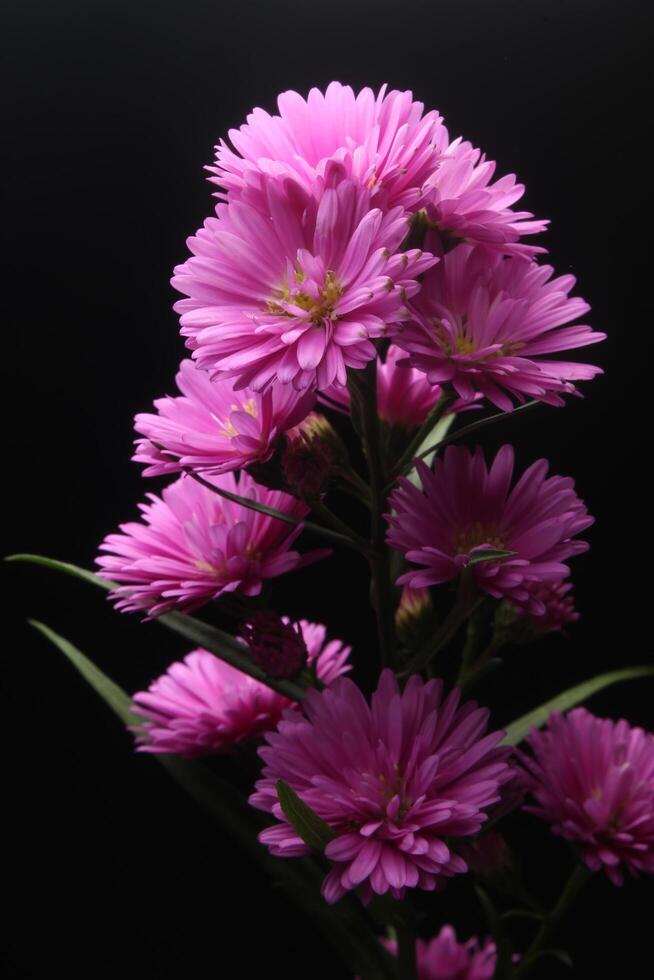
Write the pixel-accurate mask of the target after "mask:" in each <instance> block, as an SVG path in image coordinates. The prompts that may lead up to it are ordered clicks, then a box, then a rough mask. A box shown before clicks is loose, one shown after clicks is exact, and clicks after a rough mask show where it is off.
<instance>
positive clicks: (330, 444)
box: [282, 412, 347, 500]
mask: <svg viewBox="0 0 654 980" xmlns="http://www.w3.org/2000/svg"><path fill="white" fill-rule="evenodd" d="M285 441H286V446H285V449H284V452H283V455H282V473H283V475H284V480H285V482H286V485H287V487H288V489H289V490H290V491H291V493H293V494H295V496H297V497H300V499H302V500H315V499H316V498H317V497H319V496H320V494H321V493H322V492H323V491H324V490H325V489H326V487H327V485H328V483H329V481H330V480H331V479H332V478H333V477H334V475H335V473H336V470H337V469H338V468H339V466H340V465H342V464H343V463H345V462H346V459H347V453H346V450H345V447H344V445H343V443H342V441H341V438H340V436H339V435H338V433H337V432H336V430H335V429H334V428H333V426H332V425H331V423H330V422H329V420H328V419H326V418H325V416H324V415H320V414H318V412H310V413H309V415H307V417H306V418H305V419H303V421H302V422H300V424H299V425H296V426H294V427H293V428H292V429H289V430H288V431H287V432H286V433H285Z"/></svg>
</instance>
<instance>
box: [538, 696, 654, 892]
mask: <svg viewBox="0 0 654 980" xmlns="http://www.w3.org/2000/svg"><path fill="white" fill-rule="evenodd" d="M528 744H529V747H530V749H531V750H532V753H533V758H531V757H530V756H528V755H526V754H525V753H522V754H521V758H522V762H523V763H524V765H525V767H526V770H527V773H528V778H529V787H530V790H531V793H532V795H533V797H534V799H535V801H536V803H535V805H532V806H529V807H527V808H526V809H528V810H530V811H531V812H532V813H535V814H536V815H537V816H539V817H542V818H543V820H546V821H547V822H548V823H550V824H551V825H552V830H553V831H554V833H555V834H559V835H560V836H561V837H565V839H566V840H569V841H572V842H573V843H575V844H577V845H578V846H579V848H580V850H581V854H582V857H583V860H584V861H585V863H586V864H587V865H588V867H589V868H591V870H593V871H599V870H601V869H604V870H605V871H606V873H607V875H608V877H609V878H610V880H611V881H612V882H613V884H614V885H621V884H622V881H623V871H624V870H627V871H629V872H630V873H631V874H632V875H634V876H636V877H637V876H638V874H639V873H641V872H645V873H646V874H654V735H651V734H650V733H649V732H645V731H644V730H643V729H642V728H632V727H631V726H630V725H629V724H628V723H627V722H626V721H624V720H620V721H613V720H611V719H608V718H607V719H603V718H596V717H595V716H594V715H592V714H591V713H590V712H589V711H586V709H585V708H575V709H574V710H573V711H570V712H569V713H568V714H567V715H565V716H563V715H561V714H559V713H558V712H552V713H551V714H550V717H549V720H548V723H547V728H546V729H544V730H543V731H537V730H535V729H534V730H532V732H531V734H530V735H529V739H528Z"/></svg>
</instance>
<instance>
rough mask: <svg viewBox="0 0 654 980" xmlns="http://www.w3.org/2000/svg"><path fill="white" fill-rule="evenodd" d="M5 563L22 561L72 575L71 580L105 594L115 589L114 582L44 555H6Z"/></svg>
mask: <svg viewBox="0 0 654 980" xmlns="http://www.w3.org/2000/svg"><path fill="white" fill-rule="evenodd" d="M5 561H24V562H29V563H30V564H32V565H43V566H45V568H52V569H54V571H56V572H65V573H66V575H72V576H73V578H81V579H83V580H84V581H85V582H90V583H91V584H92V585H97V586H99V587H100V588H101V589H106V591H107V592H110V591H111V589H115V588H116V587H117V586H116V583H115V582H109V581H108V579H106V578H100V576H99V575H94V574H93V572H89V571H88V570H87V569H86V568H79V567H78V566H77V565H70V564H69V563H68V562H67V561H57V559H56V558H46V557H45V556H44V555H8V556H7V557H6V558H5Z"/></svg>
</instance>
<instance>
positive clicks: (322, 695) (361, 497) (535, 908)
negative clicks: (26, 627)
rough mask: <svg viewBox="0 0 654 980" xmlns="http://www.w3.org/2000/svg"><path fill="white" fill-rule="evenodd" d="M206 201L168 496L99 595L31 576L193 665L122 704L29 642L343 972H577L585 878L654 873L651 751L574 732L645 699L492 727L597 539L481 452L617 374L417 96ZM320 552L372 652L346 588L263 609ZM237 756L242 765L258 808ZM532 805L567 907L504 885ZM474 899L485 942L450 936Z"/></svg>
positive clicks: (383, 102)
mask: <svg viewBox="0 0 654 980" xmlns="http://www.w3.org/2000/svg"><path fill="white" fill-rule="evenodd" d="M208 170H209V173H210V180H211V182H212V183H213V184H214V185H215V186H216V188H217V191H216V197H217V204H216V206H215V211H214V213H213V214H212V216H211V217H209V218H207V220H206V221H205V223H204V225H203V227H202V228H201V229H200V230H199V231H198V232H197V233H196V234H195V235H194V236H193V237H191V238H190V239H189V241H188V246H189V250H190V252H191V255H190V257H189V258H188V259H187V261H186V262H184V263H183V264H182V265H180V266H178V267H177V268H176V269H175V272H174V277H173V280H172V282H173V285H174V287H175V288H176V289H177V290H178V291H179V293H180V294H181V295H182V297H183V298H182V299H180V300H179V301H178V302H177V303H176V306H175V309H176V310H177V312H178V313H179V315H180V323H181V333H182V336H183V337H184V338H185V339H186V346H187V348H188V349H189V351H190V354H191V356H190V357H188V358H187V359H185V360H183V361H182V363H181V365H180V369H179V374H178V375H177V378H176V383H177V388H178V393H177V394H175V395H169V396H167V397H164V398H161V399H159V400H157V401H156V402H155V404H154V409H153V411H152V412H149V413H141V414H139V415H137V416H136V420H135V429H136V432H137V440H136V451H135V455H134V459H135V460H136V462H137V463H139V464H142V465H143V466H144V470H143V475H144V477H146V478H148V479H150V478H154V479H158V478H163V481H164V485H163V489H161V490H160V491H159V492H150V493H148V494H147V501H146V502H145V503H143V504H141V508H140V509H141V515H140V518H139V519H138V520H133V521H131V522H129V523H126V524H123V525H121V527H120V529H119V531H117V532H116V533H112V534H109V535H108V536H107V537H106V538H105V540H104V541H103V543H102V544H101V546H100V557H99V558H98V559H97V564H98V574H94V573H92V572H90V571H86V570H84V569H80V568H76V567H74V566H72V565H69V564H66V563H65V562H61V561H55V560H53V559H48V558H42V557H38V556H33V555H17V556H13V557H14V558H15V559H20V560H30V561H34V562H38V563H41V564H44V565H47V566H50V567H51V568H53V569H56V570H59V571H63V572H67V573H70V574H73V575H77V576H81V577H82V578H84V579H86V580H88V581H89V582H91V583H93V584H95V585H96V586H99V587H100V588H103V589H106V590H107V591H108V592H109V598H110V599H111V600H113V601H114V602H115V606H116V609H118V610H121V611H122V612H126V613H129V614H131V615H133V616H135V617H137V618H141V619H147V620H155V621H156V622H157V623H159V624H161V625H162V626H164V627H166V628H168V629H171V630H173V631H174V632H176V633H177V634H179V635H180V636H181V637H183V638H184V641H185V643H186V649H187V652H186V655H185V656H184V657H183V659H181V660H180V661H178V662H175V663H172V664H171V665H170V666H168V668H167V670H166V671H165V673H163V674H162V676H160V677H159V678H157V679H154V680H153V681H152V683H151V684H150V686H149V688H148V690H145V691H139V692H136V693H134V694H133V695H131V696H130V695H128V694H126V693H125V692H123V691H122V690H121V689H120V688H119V687H118V686H117V685H116V684H115V683H114V682H113V681H112V680H111V679H110V678H109V677H107V676H106V675H105V674H103V673H102V672H101V671H100V670H99V669H98V668H97V667H96V666H95V665H94V664H93V662H92V661H91V660H89V659H88V658H87V657H86V656H85V655H84V654H82V653H81V652H80V651H79V650H77V649H76V648H75V647H74V646H73V645H72V644H71V643H69V642H68V641H67V640H65V639H63V638H62V637H60V636H58V635H57V634H56V633H54V632H53V631H52V630H51V629H50V628H49V627H46V626H44V625H43V624H35V625H36V626H37V628H38V629H40V630H41V632H43V633H44V634H45V635H46V636H47V637H49V638H50V639H51V640H52V641H53V642H54V643H55V644H56V645H57V646H58V647H59V648H60V649H61V650H62V651H63V653H64V654H65V655H66V656H67V657H68V658H69V659H70V660H71V661H72V662H73V663H74V664H75V666H76V667H77V668H78V669H79V670H80V671H81V672H82V674H83V675H84V676H85V677H86V679H87V680H88V681H89V682H90V683H91V684H92V685H93V686H94V687H95V689H96V690H97V692H98V693H99V694H100V696H101V697H102V698H104V700H105V701H106V702H107V703H108V704H109V705H110V706H111V707H112V708H113V709H114V711H115V712H116V713H117V715H118V716H119V718H120V719H121V721H122V722H123V723H124V724H125V725H126V726H127V727H128V728H129V730H130V732H131V733H132V735H133V738H134V741H135V746H136V748H137V750H138V751H139V752H144V753H150V754H151V755H152V756H153V758H154V759H156V760H157V761H158V762H159V763H160V764H162V765H163V766H164V767H165V768H166V770H167V771H168V773H169V774H170V776H171V777H172V778H173V779H174V780H175V781H176V782H177V783H178V784H179V785H180V786H182V787H183V788H184V789H185V790H186V791H187V792H188V793H189V794H190V795H191V796H192V797H193V798H194V799H196V800H197V801H198V803H199V804H201V805H202V806H203V807H205V808H207V809H208V810H209V811H210V813H211V814H212V815H213V816H214V817H215V819H216V820H217V821H219V823H220V824H221V826H222V827H223V828H224V830H225V831H226V832H227V833H229V834H232V835H233V836H234V838H235V839H236V840H237V841H238V843H239V844H240V845H241V846H242V847H243V848H245V849H246V850H247V851H248V852H249V853H250V854H251V855H253V856H254V857H255V858H256V860H257V861H259V862H261V863H262V864H263V866H264V867H265V869H266V870H267V871H268V872H269V874H270V876H271V878H272V879H274V880H275V881H276V882H279V883H280V884H281V886H282V887H283V888H284V889H285V891H286V892H287V894H288V895H289V897H290V898H291V900H292V901H294V902H296V903H297V906H298V909H299V910H300V911H301V912H303V913H305V914H307V915H309V916H310V917H311V918H312V919H313V920H314V922H315V923H316V924H317V925H318V926H319V928H320V929H321V931H322V933H323V934H324V936H325V940H326V941H330V942H333V943H334V944H335V945H336V947H337V949H338V952H339V955H340V956H341V957H342V960H343V964H344V970H345V971H347V972H349V975H351V976H355V975H357V976H360V977H362V978H364V980H390V978H401V980H462V978H468V980H483V978H490V977H495V978H499V980H502V978H524V977H527V976H529V975H530V974H531V972H532V970H533V968H534V967H535V966H536V965H537V964H539V963H540V962H541V961H542V960H543V959H545V958H547V957H553V956H556V957H559V958H560V959H563V960H564V961H565V960H566V959H567V954H566V953H565V952H564V951H563V950H561V949H558V948H557V947H556V945H553V942H554V941H555V933H556V929H557V927H558V925H559V923H560V921H561V919H562V917H563V916H564V914H565V912H566V911H567V909H568V907H569V906H570V905H571V903H572V902H573V900H574V899H575V898H576V896H577V894H578V892H579V890H580V889H581V888H582V886H583V885H584V883H585V881H586V879H588V878H590V877H591V876H592V875H593V874H594V873H601V872H603V873H605V874H606V875H608V877H609V879H610V881H611V882H613V883H614V884H616V885H620V884H621V883H622V881H623V877H624V875H625V873H627V874H630V875H638V874H640V873H643V872H644V873H650V874H651V873H653V872H654V737H653V736H652V735H650V734H647V733H645V732H644V731H643V730H641V729H639V728H633V727H630V725H629V724H628V723H627V722H626V721H624V720H620V721H612V720H602V719H599V718H596V717H594V716H593V715H592V714H590V713H589V712H588V711H587V710H586V709H585V708H584V707H578V706H577V705H580V703H581V702H583V701H585V700H586V699H587V698H588V697H590V696H591V695H592V694H593V693H595V692H596V691H599V690H600V689H602V688H604V687H607V686H608V685H610V684H613V683H615V682H618V681H621V680H627V679H629V678H635V677H644V676H646V675H650V676H651V675H653V674H654V670H653V669H652V668H648V667H643V666H638V665H636V666H633V667H626V668H624V667H623V668H620V669H617V670H615V671H612V672H610V673H608V674H603V675H600V676H597V677H594V678H592V679H590V680H588V681H586V682H585V683H582V684H580V685H578V686H577V687H575V688H572V689H570V690H566V691H564V692H562V693H561V694H560V695H559V696H558V697H556V698H554V699H553V700H551V701H549V702H547V703H545V704H541V705H540V706H535V707H534V710H533V711H531V712H530V713H529V714H527V715H526V716H523V717H520V718H517V719H515V720H514V721H512V722H511V723H510V724H508V725H506V726H505V728H504V730H502V731H499V730H496V728H495V727H494V726H493V725H492V724H490V720H489V719H490V716H489V710H488V708H487V707H485V706H480V705H479V704H478V703H477V702H476V700H473V699H472V698H473V696H474V697H475V698H476V697H479V698H480V700H481V702H482V703H484V701H485V698H484V691H485V684H486V680H487V678H488V676H489V675H490V674H492V673H493V672H499V671H500V670H501V669H502V656H503V655H504V652H505V650H507V649H508V650H510V649H511V648H512V647H514V646H516V645H520V644H527V643H529V642H531V641H532V640H534V639H535V638H537V637H542V636H544V635H545V634H547V633H550V632H554V631H561V630H565V629H566V628H567V627H568V626H570V625H571V624H573V623H574V621H575V620H576V619H577V618H578V614H577V612H576V611H575V606H574V601H573V598H572V594H571V593H572V584H571V580H570V566H569V561H570V560H571V559H573V558H574V556H575V555H577V554H579V553H581V552H583V551H585V550H586V549H587V548H588V544H587V541H586V540H585V537H584V534H585V532H586V531H587V529H588V528H589V527H590V525H591V524H592V522H593V518H592V517H591V516H590V515H589V514H588V511H587V509H586V507H585V505H584V503H583V501H582V500H581V499H580V498H579V496H578V495H577V493H576V491H575V487H574V483H573V480H572V479H571V478H570V477H567V476H558V475H550V474H549V471H548V463H547V461H546V460H544V459H537V460H535V461H532V462H531V463H530V465H528V466H527V467H526V468H525V469H524V470H523V471H521V470H520V469H519V468H516V463H515V459H514V451H513V449H512V447H511V446H510V445H503V446H502V447H501V448H500V449H499V451H497V452H496V453H495V455H494V457H493V458H490V456H488V455H486V454H485V453H484V451H483V449H482V448H481V447H480V446H478V445H477V437H478V435H481V434H482V433H483V431H484V429H485V428H486V427H489V426H501V425H502V421H503V419H504V418H505V417H506V416H507V415H515V414H516V413H519V412H520V413H523V412H525V413H526V412H528V411H529V409H530V408H532V407H533V406H535V405H538V404H544V405H547V406H552V407H553V408H555V409H556V408H561V407H563V406H564V405H565V403H566V400H567V399H568V398H571V397H578V396H579V395H580V392H579V391H578V388H577V384H578V383H579V382H586V381H590V380H592V378H593V377H594V376H596V375H597V374H598V373H599V368H597V367H595V366H593V365H591V364H587V363H585V362H583V361H579V360H577V359H576V356H577V355H576V354H575V352H576V351H578V350H580V349H581V348H584V347H586V346H588V345H592V344H594V343H596V342H598V341H601V340H602V339H603V337H604V335H603V334H601V333H598V332H596V331H594V330H592V328H591V327H590V326H587V325H585V324H584V323H582V322H580V320H581V318H583V317H584V316H585V314H586V313H587V312H588V309H589V307H588V304H587V303H586V302H584V300H582V299H581V298H579V297H577V296H575V295H573V289H574V284H575V281H574V278H573V277H572V276H570V275H564V276H556V275H555V273H554V270H553V268H552V267H551V266H549V265H547V264H545V263H544V262H543V258H542V256H543V253H544V252H545V249H544V248H543V247H542V246H541V245H535V244H532V236H534V235H536V234H538V233H540V232H543V231H544V230H545V228H546V225H547V222H546V221H543V220H537V219H535V218H534V217H533V215H531V214H530V213H529V212H525V211H517V210H514V205H515V204H516V202H517V201H518V200H519V199H520V197H521V196H522V194H523V190H524V188H523V187H522V185H520V184H519V183H517V182H516V179H515V177H514V176H512V175H509V176H505V177H500V178H496V177H495V164H494V163H492V162H491V161H488V160H486V158H485V157H484V156H483V154H481V152H480V151H479V150H478V149H476V148H475V147H474V146H472V145H471V144H470V143H468V142H465V141H463V140H461V139H454V140H451V139H450V136H449V134H448V130H447V129H446V127H445V125H444V123H443V119H442V118H441V117H440V115H439V114H438V113H437V112H435V111H429V112H425V111H424V107H423V106H422V105H421V104H420V103H419V102H416V101H414V100H413V96H412V94H411V93H410V92H399V91H390V92H389V91H387V90H386V88H385V87H383V88H382V89H381V90H380V91H379V93H377V94H375V93H374V92H372V91H371V90H370V89H363V90H362V91H361V92H359V93H358V94H355V93H354V92H353V90H352V89H351V88H350V87H348V86H344V85H341V84H339V83H337V82H333V83H331V84H330V85H329V86H328V87H327V89H326V91H325V92H324V93H323V92H321V91H319V90H317V89H312V90H311V91H310V92H309V95H308V96H307V98H306V99H305V98H303V97H301V96H300V95H298V94H297V93H295V92H285V93H283V94H282V95H280V96H279V99H278V113H277V114H276V115H269V114H268V113H267V112H265V111H264V110H262V109H255V110H254V111H253V112H252V114H251V115H250V116H248V119H247V122H246V123H245V124H244V125H243V126H242V127H241V128H240V129H238V130H233V131H231V132H230V133H229V143H227V142H224V141H221V142H220V143H219V145H218V146H217V148H216V159H215V162H214V164H213V165H212V166H210V167H209V168H208ZM568 356H571V357H573V358H575V359H573V360H567V359H566V358H567V357H568ZM307 537H308V538H310V539H312V544H311V547H307V545H306V543H305V539H306V538H307ZM335 549H345V550H347V552H348V553H349V554H351V556H352V561H353V562H358V565H357V567H358V569H359V570H360V574H361V576H368V578H369V584H370V601H371V605H372V609H373V611H374V621H375V623H376V635H375V636H374V637H373V636H371V637H370V641H369V643H368V646H367V649H366V650H365V651H361V650H352V649H351V648H350V646H349V645H347V642H346V640H347V638H336V637H334V636H332V635H331V630H330V627H329V621H330V603H337V602H342V601H343V599H344V597H343V596H342V595H340V594H339V583H338V581H334V582H333V586H332V588H331V590H330V592H329V593H328V594H325V595H324V615H323V616H322V617H321V618H322V620H323V622H320V623H315V622H309V621H307V620H306V619H300V620H299V621H293V620H292V619H290V618H289V617H288V616H287V615H285V610H284V609H283V608H282V609H280V608H279V606H278V603H277V602H276V601H275V590H274V580H275V579H276V578H278V577H279V576H285V575H288V574H296V575H297V572H298V570H300V569H303V568H305V567H307V572H306V575H307V576H310V575H311V568H310V566H311V565H312V564H314V563H316V562H322V561H326V560H329V556H330V554H331V553H332V552H333V551H334V550H335ZM199 609H203V614H202V616H201V617H197V616H196V615H195V612H196V611H197V610H199ZM364 662H365V666H366V669H367V671H368V672H370V670H371V669H372V670H373V671H374V674H375V681H374V683H373V684H372V685H363V686H362V684H361V683H360V682H359V676H358V675H359V667H360V666H361V665H362V664H364ZM371 665H374V667H371ZM350 675H351V676H350ZM368 687H369V688H370V689H367V688H368ZM255 751H256V754H255ZM226 754H229V755H230V756H231V758H232V764H233V762H234V760H236V761H237V763H238V764H240V762H241V760H242V765H243V771H244V772H245V773H248V774H249V773H250V771H251V769H252V764H253V761H256V769H257V773H256V774H255V775H254V776H253V779H252V784H251V786H250V790H249V793H248V792H243V791H242V786H240V785H238V786H237V785H236V784H235V783H234V782H233V781H230V780H229V779H228V778H227V773H228V772H229V769H224V768H223V762H224V758H221V757H224V756H225V755H226ZM518 808H525V809H526V810H528V811H529V812H530V813H531V814H533V815H535V817H537V818H540V819H541V820H544V821H546V822H547V823H548V824H549V825H550V826H551V829H552V831H553V833H554V834H556V835H558V836H559V837H562V838H564V839H565V840H566V841H567V842H568V843H569V845H570V851H571V857H570V861H569V864H570V873H569V877H568V880H567V882H566V883H565V884H563V885H562V890H561V895H560V898H559V900H558V901H557V902H555V903H554V904H553V905H552V906H551V907H547V906H545V905H544V904H543V901H542V898H541V897H540V896H538V895H533V894H531V893H530V892H529V891H528V890H527V889H526V888H525V885H524V882H523V881H522V880H521V879H520V875H519V874H518V873H517V870H516V864H515V862H514V859H513V850H512V843H511V840H510V834H509V832H508V831H507V819H508V818H509V817H510V815H511V813H512V812H513V811H515V810H516V809H518ZM508 826H509V827H510V821H509V824H508ZM460 876H465V878H466V880H467V882H468V883H469V889H470V901H471V902H479V903H480V906H481V908H482V909H483V911H484V913H485V915H486V917H487V921H488V928H487V934H486V935H485V936H481V937H479V938H476V937H469V936H467V935H463V934H462V933H461V929H460V926H459V925H458V924H457V923H456V922H451V921H450V920H449V917H448V912H447V909H448V905H447V901H446V897H447V887H448V881H449V879H451V878H453V877H460ZM443 892H444V893H445V894H444V895H443V894H442V893H443ZM520 920H525V921H526V922H527V927H526V930H525V928H524V922H522V924H521V925H522V927H523V928H520V929H516V928H515V926H516V922H518V923H519V922H520Z"/></svg>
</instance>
